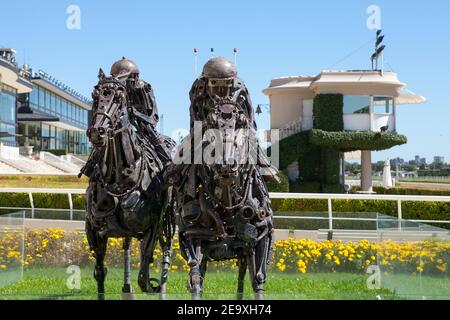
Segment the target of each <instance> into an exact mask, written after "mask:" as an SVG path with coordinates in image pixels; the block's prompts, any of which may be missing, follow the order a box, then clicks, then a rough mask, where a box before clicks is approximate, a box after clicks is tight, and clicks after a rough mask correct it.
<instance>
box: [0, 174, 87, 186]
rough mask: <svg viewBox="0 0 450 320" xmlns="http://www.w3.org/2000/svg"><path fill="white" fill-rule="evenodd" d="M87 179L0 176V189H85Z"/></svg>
mask: <svg viewBox="0 0 450 320" xmlns="http://www.w3.org/2000/svg"><path fill="white" fill-rule="evenodd" d="M87 185H88V179H87V178H86V177H82V178H81V179H78V177H77V176H51V175H0V188H61V189H63V188H64V189H86V188H87Z"/></svg>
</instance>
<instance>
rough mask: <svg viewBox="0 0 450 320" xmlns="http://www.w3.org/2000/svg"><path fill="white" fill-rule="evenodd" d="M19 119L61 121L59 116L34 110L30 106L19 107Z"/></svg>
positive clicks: (19, 120) (22, 120) (21, 120)
mask: <svg viewBox="0 0 450 320" xmlns="http://www.w3.org/2000/svg"><path fill="white" fill-rule="evenodd" d="M17 121H18V122H24V121H46V122H57V121H59V118H58V117H55V116H52V115H51V114H48V113H45V112H42V111H36V110H32V109H30V108H23V107H21V108H19V110H18V112H17Z"/></svg>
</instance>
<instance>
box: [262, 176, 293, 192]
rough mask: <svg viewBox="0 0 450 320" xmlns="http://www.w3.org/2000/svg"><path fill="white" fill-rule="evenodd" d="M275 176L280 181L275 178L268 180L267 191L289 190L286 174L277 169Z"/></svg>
mask: <svg viewBox="0 0 450 320" xmlns="http://www.w3.org/2000/svg"><path fill="white" fill-rule="evenodd" d="M277 176H278V178H279V179H280V182H277V181H276V180H270V181H268V182H267V188H268V189H269V191H270V192H280V193H287V192H289V178H288V176H287V175H286V174H285V173H284V172H282V171H278V174H277Z"/></svg>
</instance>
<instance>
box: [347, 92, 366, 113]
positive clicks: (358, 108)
mask: <svg viewBox="0 0 450 320" xmlns="http://www.w3.org/2000/svg"><path fill="white" fill-rule="evenodd" d="M369 106H370V102H369V97H361V96H345V97H344V113H369Z"/></svg>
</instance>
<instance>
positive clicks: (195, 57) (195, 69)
mask: <svg viewBox="0 0 450 320" xmlns="http://www.w3.org/2000/svg"><path fill="white" fill-rule="evenodd" d="M197 55H198V49H197V48H194V76H195V77H196V76H197Z"/></svg>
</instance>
